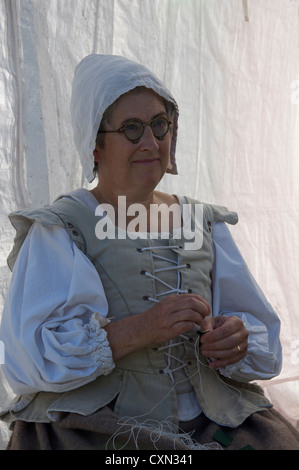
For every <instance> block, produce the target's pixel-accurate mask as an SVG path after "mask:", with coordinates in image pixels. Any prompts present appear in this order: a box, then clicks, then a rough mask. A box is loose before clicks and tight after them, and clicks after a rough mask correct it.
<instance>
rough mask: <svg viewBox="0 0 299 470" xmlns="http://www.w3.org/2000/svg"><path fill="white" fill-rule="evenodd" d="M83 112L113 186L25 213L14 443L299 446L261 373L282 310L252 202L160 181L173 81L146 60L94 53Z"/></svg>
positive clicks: (267, 367) (76, 103)
mask: <svg viewBox="0 0 299 470" xmlns="http://www.w3.org/2000/svg"><path fill="white" fill-rule="evenodd" d="M71 112H72V120H73V128H74V136H75V141H76V145H77V148H78V151H79V154H80V158H81V162H82V166H83V169H84V172H85V175H86V177H87V179H88V181H92V180H93V178H94V173H95V172H97V176H98V183H97V185H96V186H95V188H94V189H93V190H91V191H87V190H85V189H80V190H77V191H74V192H73V193H70V194H66V195H63V196H61V197H60V198H59V199H58V200H57V201H55V203H54V204H53V205H51V206H47V207H46V208H42V209H37V210H29V211H20V212H18V213H15V214H12V215H11V216H10V217H11V220H12V223H13V224H14V226H15V227H16V229H17V237H16V240H15V246H14V249H13V251H12V253H11V255H10V257H9V265H10V266H11V267H14V271H13V276H12V282H11V285H10V289H9V293H8V296H7V301H6V306H5V310H4V314H3V320H2V326H1V339H2V341H4V343H5V349H6V364H5V366H4V372H5V374H6V377H7V380H8V382H9V383H10V385H11V386H12V388H13V390H14V391H15V392H16V394H17V395H18V396H20V399H19V400H18V401H17V403H16V404H15V405H14V406H12V407H11V409H10V410H9V412H8V413H7V414H6V415H5V416H4V419H5V420H6V421H8V422H12V428H13V434H12V438H11V440H10V443H9V446H8V448H9V449H41V448H42V449H89V448H97V449H105V448H125V449H153V448H158V449H163V450H164V449H173V448H176V449H188V448H198V449H200V448H205V446H208V448H209V447H211V448H213V436H214V433H215V431H217V430H219V429H222V430H223V429H226V430H227V429H229V432H230V435H231V436H232V437H233V441H232V443H231V444H230V447H229V448H232V449H237V448H240V447H242V446H243V445H246V444H250V445H251V446H253V447H255V448H268V449H271V448H279V447H280V448H298V447H299V444H298V434H297V433H296V431H295V430H294V429H293V428H291V426H290V425H289V424H288V423H287V422H286V421H285V420H284V419H283V418H282V417H280V416H279V415H277V413H275V412H274V411H270V407H271V404H270V403H269V401H268V400H267V399H266V398H265V397H264V395H263V393H262V391H261V389H260V388H259V387H257V386H256V385H253V384H251V383H250V382H251V381H252V380H254V379H268V378H271V377H273V376H275V375H277V374H278V373H279V371H280V368H281V347H280V343H279V320H278V318H277V316H276V314H275V312H274V311H273V309H272V308H271V306H270V305H269V304H268V303H267V301H266V299H265V298H264V296H263V294H262V293H261V292H260V290H259V288H258V287H257V286H256V284H255V282H254V280H253V279H252V277H251V275H250V273H249V272H248V269H247V267H246V266H245V263H244V261H243V259H242V257H241V256H240V254H239V252H238V250H237V248H236V246H235V244H234V242H233V241H232V239H231V237H230V234H229V231H228V229H227V226H226V224H225V222H226V223H229V224H235V223H236V222H237V217H236V214H234V213H232V212H229V211H228V210H226V209H225V208H222V207H218V206H211V205H207V204H200V203H199V202H198V201H193V200H191V199H189V198H183V197H181V196H174V195H168V194H165V193H161V192H158V191H157V190H156V189H155V188H156V187H157V185H158V183H159V182H160V181H161V179H162V177H163V175H164V174H165V172H169V173H173V174H176V173H177V170H176V162H175V147H176V138H177V121H178V107H177V103H176V102H175V100H174V98H173V97H172V95H171V94H170V92H169V91H168V90H167V89H166V88H165V86H164V85H163V84H162V83H161V82H160V81H159V80H158V79H157V78H156V77H155V76H154V75H153V74H152V73H151V72H149V71H148V70H147V69H146V68H145V67H143V66H141V65H139V64H136V63H134V62H132V61H129V60H127V59H124V58H122V57H118V56H103V55H91V56H88V57H87V58H85V59H84V60H83V61H82V62H81V63H80V64H79V66H78V67H77V69H76V73H75V77H74V82H73V94H72V102H71ZM153 208H160V209H161V214H162V215H161V216H160V217H157V218H156V219H155V225H153V218H154V217H153V214H154V212H153ZM178 208H179V210H177V209H178ZM186 208H187V210H188V211H187V210H186V211H185V209H186ZM170 209H171V210H170ZM136 210H137V212H138V214H139V216H138V217H136ZM173 210H174V211H173ZM156 213H157V212H156ZM174 213H176V214H178V213H179V217H175V216H173V214H174ZM200 214H201V216H200ZM165 221H166V222H167V224H166V225H167V227H168V229H167V230H164V225H165ZM163 224H164V225H163ZM186 227H187V228H186ZM196 230H197V232H196ZM199 232H200V234H201V236H200V237H198V238H197V240H195V241H197V242H198V241H200V243H197V244H196V243H195V245H192V248H191V249H190V245H188V243H190V239H191V238H190V236H191V235H194V237H195V238H196V234H198V233H199ZM257 412H259V413H257ZM277 429H279V431H280V432H279V436H278V434H277V432H278V431H277ZM191 432H192V439H191V438H190V434H189V433H191ZM281 432H283V434H284V440H283V441H281ZM186 433H187V434H186ZM275 433H276V434H275ZM269 436H271V437H269ZM286 438H287V442H286Z"/></svg>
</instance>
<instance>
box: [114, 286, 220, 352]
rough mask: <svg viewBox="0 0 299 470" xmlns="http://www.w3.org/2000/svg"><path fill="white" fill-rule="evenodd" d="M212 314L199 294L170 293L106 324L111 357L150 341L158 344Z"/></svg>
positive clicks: (150, 343) (188, 329)
mask: <svg viewBox="0 0 299 470" xmlns="http://www.w3.org/2000/svg"><path fill="white" fill-rule="evenodd" d="M210 313H211V309H210V306H209V304H208V302H207V301H206V300H205V299H203V298H202V297H201V296H200V295H196V294H180V295H170V296H168V297H166V298H165V299H163V300H162V301H161V302H159V303H156V304H154V305H153V306H152V307H150V308H149V309H148V310H146V311H144V312H143V313H141V314H139V315H134V316H130V317H126V318H122V319H120V320H117V321H115V322H111V323H109V324H108V325H107V326H105V330H106V331H107V335H108V341H109V343H110V347H111V349H112V353H113V358H114V360H117V359H119V358H121V357H123V356H125V355H126V354H129V353H130V352H133V351H135V350H137V349H140V348H142V347H146V346H149V345H153V344H161V343H165V342H167V341H169V340H170V339H172V338H175V337H176V336H179V335H180V334H183V333H186V332H187V331H190V330H192V329H193V328H194V325H195V324H196V325H198V326H200V324H201V322H202V321H203V320H204V318H206V317H207V316H208V315H209V314H210Z"/></svg>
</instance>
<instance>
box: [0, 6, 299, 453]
mask: <svg viewBox="0 0 299 470" xmlns="http://www.w3.org/2000/svg"><path fill="white" fill-rule="evenodd" d="M0 34H1V42H0V56H1V60H0V109H1V113H0V204H1V213H0V237H1V252H0V311H1V310H2V306H3V303H4V298H5V295H6V292H7V287H8V283H9V279H10V272H9V270H8V268H7V266H6V257H7V255H8V253H9V251H10V249H11V246H12V241H13V237H14V230H13V228H12V227H11V226H10V223H9V221H8V218H7V215H8V213H9V212H11V211H13V210H16V209H20V208H25V207H33V206H40V205H44V204H47V203H49V202H50V201H52V200H53V199H54V198H55V197H57V196H58V195H59V194H61V193H64V192H67V191H70V190H73V189H75V188H77V187H80V186H82V185H84V186H85V187H89V186H88V184H87V182H86V181H85V180H84V177H83V174H82V169H81V166H80V161H79V156H78V154H77V151H76V148H75V144H74V139H73V134H72V126H71V121H70V111H69V104H70V93H71V83H72V78H73V74H74V70H75V67H76V65H77V64H78V62H79V61H80V60H81V59H83V57H85V56H86V55H88V54H91V53H99V54H117V55H123V56H126V57H127V58H129V59H132V60H135V61H137V62H140V63H141V64H143V65H145V66H146V67H148V68H149V69H150V70H152V72H153V73H154V74H155V75H156V76H157V77H158V78H160V79H161V80H162V81H163V82H164V83H165V85H166V86H167V88H168V89H169V90H170V91H171V92H172V94H173V96H174V97H175V99H176V101H177V102H178V105H179V109H180V118H179V133H178V142H177V151H176V159H177V166H178V172H179V175H177V176H173V175H166V176H165V179H164V180H163V182H162V183H161V184H160V189H161V190H164V191H167V192H170V193H179V194H188V195H189V196H190V197H194V198H197V199H199V200H202V201H206V202H209V203H215V204H221V205H225V206H227V207H229V208H230V209H231V210H235V211H237V212H238V213H239V219H240V222H239V224H238V225H237V226H236V227H234V228H233V229H231V230H232V234H233V237H234V239H235V240H236V242H237V243H238V245H239V248H240V250H241V251H242V253H243V255H244V257H245V259H246V261H247V263H248V265H249V267H250V269H251V271H252V273H253V275H254V277H255V278H256V280H257V281H258V283H259V284H260V286H261V288H262V289H263V291H264V292H265V294H266V296H267V297H268V299H269V301H270V302H271V303H272V305H273V306H274V307H275V309H276V311H277V312H278V314H279V316H280V318H281V321H282V331H281V339H282V345H283V353H284V362H283V370H282V373H281V374H280V376H279V377H277V378H274V379H272V380H271V381H269V382H266V383H263V384H262V385H263V386H264V388H265V391H266V393H267V395H268V396H269V397H270V399H271V400H272V402H273V403H274V405H275V406H276V409H277V410H278V411H280V412H281V413H282V414H284V416H286V417H287V419H289V420H290V421H291V422H292V424H294V425H295V426H296V427H297V428H298V427H299V401H298V391H299V370H298V363H299V322H298V307H297V306H298V304H299V298H298V297H299V294H298V287H297V279H298V266H299V248H298V240H299V210H298V200H299V197H298V196H299V185H298V184H297V182H298V176H299V160H298V151H299V138H298V130H299V61H298V48H299V0H263V1H260V0H245V1H243V0H226V1H223V0H130V1H128V0H48V1H47V2H45V1H41V0H3V1H2V2H0ZM3 349H5V345H4V348H3V345H1V346H0V354H1V355H0V362H1V358H2V360H4V358H3ZM6 387H7V385H6V384H5V381H3V384H2V385H1V387H0V410H1V409H3V408H5V407H6V405H7V400H6V393H5V389H6ZM8 434H9V433H8V430H7V429H6V428H5V427H4V426H3V425H2V426H1V427H0V441H1V446H2V447H3V448H4V447H5V443H6V442H7V438H8Z"/></svg>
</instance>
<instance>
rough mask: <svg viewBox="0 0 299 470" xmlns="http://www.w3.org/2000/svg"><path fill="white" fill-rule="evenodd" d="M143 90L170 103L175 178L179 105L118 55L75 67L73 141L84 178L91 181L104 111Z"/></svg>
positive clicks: (144, 72) (162, 87)
mask: <svg viewBox="0 0 299 470" xmlns="http://www.w3.org/2000/svg"><path fill="white" fill-rule="evenodd" d="M138 86H144V87H146V88H150V89H152V90H153V91H155V92H156V93H157V94H158V95H160V96H161V97H163V98H164V99H166V100H167V101H170V102H171V103H173V105H174V108H175V115H174V119H173V121H174V122H173V135H172V143H171V151H170V162H169V169H168V170H167V172H168V173H172V174H177V166H176V161H175V150H176V140H177V127H178V116H179V111H178V105H177V103H176V101H175V99H174V98H173V96H172V95H171V93H170V92H169V91H168V89H167V88H166V87H165V85H164V84H163V83H162V82H161V81H160V80H159V79H158V78H157V77H156V76H155V75H154V74H153V73H152V72H150V70H148V69H147V68H146V67H144V66H143V65H141V64H138V63H136V62H134V61H132V60H129V59H127V58H125V57H121V56H117V55H104V54H91V55H89V56H87V57H85V58H84V59H83V60H82V61H81V62H80V63H79V64H78V66H77V67H76V70H75V75H74V80H73V86H72V97H71V119H72V125H73V131H74V139H75V144H76V147H77V150H78V152H79V155H80V160H81V165H82V168H83V172H84V175H85V177H86V178H87V180H88V181H89V182H92V181H93V179H94V174H93V168H94V156H93V151H94V149H95V141H96V136H97V132H98V130H99V126H100V123H101V120H102V117H103V114H104V112H105V110H106V109H107V108H108V107H109V106H110V105H111V104H112V103H114V101H115V100H117V99H118V98H119V97H120V96H121V95H123V94H124V93H127V92H128V91H130V90H133V89H134V88H136V87H138Z"/></svg>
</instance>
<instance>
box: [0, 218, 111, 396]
mask: <svg viewBox="0 0 299 470" xmlns="http://www.w3.org/2000/svg"><path fill="white" fill-rule="evenodd" d="M107 312H108V305H107V300H106V297H105V293H104V290H103V286H102V284H101V280H100V278H99V275H98V273H97V271H96V270H95V268H94V266H93V265H92V263H91V262H90V261H89V260H88V259H87V258H86V257H85V255H84V254H83V253H82V252H81V251H80V250H79V249H78V248H77V247H76V246H75V245H74V243H73V242H72V240H71V239H70V237H69V235H68V234H67V232H66V231H65V230H64V229H63V228H60V227H57V226H53V227H50V228H45V227H43V226H42V225H41V224H39V223H37V222H35V223H34V225H33V226H32V228H31V230H30V232H29V234H28V236H27V238H26V240H25V242H24V244H23V246H22V249H21V251H20V253H19V256H18V259H17V262H16V265H15V267H14V271H13V274H12V278H11V282H10V286H9V290H8V294H7V297H6V302H5V306H4V311H3V315H2V322H1V330H0V339H1V341H2V342H3V343H4V348H5V364H4V365H3V371H4V374H5V376H6V378H7V380H8V382H9V384H10V386H11V387H12V389H13V391H14V392H15V393H16V394H17V395H22V394H28V393H34V392H38V391H52V392H64V391H67V390H71V389H74V388H77V387H79V386H81V385H84V384H86V383H88V382H90V381H92V380H94V379H95V378H96V377H97V376H98V375H101V374H103V375H107V374H109V373H110V372H111V371H112V369H113V368H114V367H115V366H114V362H113V359H112V352H111V349H110V346H109V343H108V339H107V334H106V331H105V329H104V328H103V326H105V324H107V323H108V322H109V321H108V320H107V319H106V315H107Z"/></svg>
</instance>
